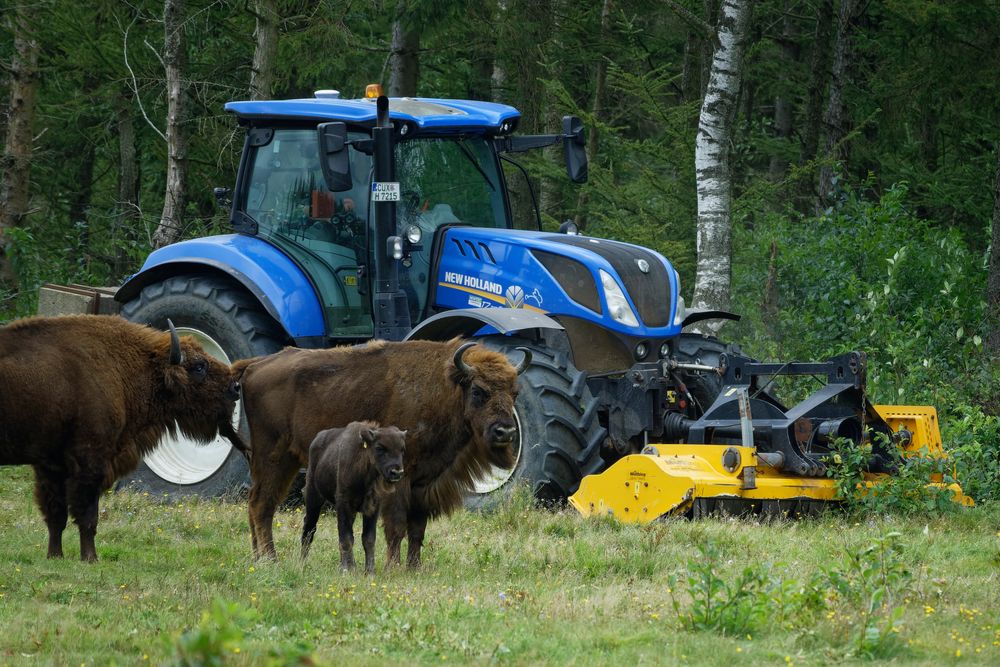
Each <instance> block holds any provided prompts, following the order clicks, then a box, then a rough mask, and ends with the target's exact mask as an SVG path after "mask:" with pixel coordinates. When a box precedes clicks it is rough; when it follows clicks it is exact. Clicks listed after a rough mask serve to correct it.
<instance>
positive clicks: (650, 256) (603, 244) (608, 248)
mask: <svg viewBox="0 0 1000 667" xmlns="http://www.w3.org/2000/svg"><path fill="white" fill-rule="evenodd" d="M548 240H549V241H554V242H556V243H565V244H566V245H571V246H576V247H578V248H584V249H586V250H589V251H591V252H594V253H597V254H598V255H600V256H601V257H603V258H604V259H606V260H607V261H608V263H610V264H611V266H612V267H614V269H615V271H617V272H618V275H619V276H620V277H621V279H622V282H623V283H624V284H625V289H626V290H628V294H629V296H630V297H632V303H634V304H635V306H636V308H638V309H639V318H640V319H641V320H642V321H643V322H644V323H645V324H646V326H649V327H665V326H667V325H668V324H670V305H671V304H670V276H668V275H667V269H666V267H665V266H664V265H663V262H662V261H661V260H660V258H659V257H658V256H657V255H656V254H655V253H653V252H650V251H649V250H646V249H644V248H636V247H634V246H629V245H625V244H624V243H616V242H615V241H606V240H604V239H591V238H588V237H585V236H567V235H564V234H558V235H556V234H553V235H552V236H550V237H548ZM640 259H644V260H646V262H648V264H649V273H643V272H642V271H640V270H639V265H638V260H640ZM556 275H558V274H556ZM560 284H561V281H560ZM563 287H564V288H565V285H564V286H563ZM567 291H568V290H567ZM574 300H575V299H574ZM581 303H582V302H581Z"/></svg>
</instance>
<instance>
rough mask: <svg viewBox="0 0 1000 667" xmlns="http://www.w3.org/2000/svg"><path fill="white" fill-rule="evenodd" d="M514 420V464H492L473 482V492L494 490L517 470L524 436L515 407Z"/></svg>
mask: <svg viewBox="0 0 1000 667" xmlns="http://www.w3.org/2000/svg"><path fill="white" fill-rule="evenodd" d="M514 422H515V424H516V425H517V449H516V450H515V452H514V465H513V466H512V467H510V468H501V467H499V466H492V467H491V468H490V470H489V471H487V472H486V474H484V475H483V476H482V477H480V478H479V479H477V480H475V481H474V482H473V486H472V491H473V493H477V494H480V495H482V494H486V493H490V492H492V491H496V490H497V489H499V488H500V487H501V486H503V485H504V484H506V483H507V482H509V481H510V478H511V477H513V476H514V471H515V470H517V464H518V463H520V462H521V450H522V449H523V448H524V437H523V436H522V431H521V418H520V417H519V416H518V414H517V408H514Z"/></svg>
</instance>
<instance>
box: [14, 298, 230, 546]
mask: <svg viewBox="0 0 1000 667" xmlns="http://www.w3.org/2000/svg"><path fill="white" fill-rule="evenodd" d="M237 398H239V383H238V381H237V378H236V376H235V375H234V374H233V372H232V370H231V369H230V368H229V366H227V365H226V364H224V363H222V362H220V361H217V360H215V359H213V358H211V357H210V356H208V355H207V354H205V352H204V350H202V348H201V346H199V345H198V343H196V342H195V341H194V340H193V339H191V338H184V339H183V340H181V339H179V338H178V336H177V333H176V332H175V331H174V330H173V325H171V331H170V333H169V334H168V333H163V332H160V331H156V330H154V329H150V328H148V327H144V326H141V325H138V324H133V323H131V322H127V321H126V320H124V319H122V318H120V317H108V316H96V315H75V316H68V317H53V318H43V317H35V318H30V319H25V320H20V321H17V322H14V323H12V324H9V325H7V326H5V327H3V328H0V465H30V466H32V467H33V468H34V469H35V498H36V500H37V501H38V505H39V507H40V508H41V510H42V514H43V515H44V516H45V523H46V524H47V526H48V529H49V549H48V555H49V557H50V558H57V557H61V556H62V555H63V550H62V533H63V530H64V529H65V528H66V521H67V517H68V515H69V514H72V515H73V519H74V520H75V521H76V523H77V526H78V527H79V529H80V558H81V559H82V560H88V561H93V560H97V551H96V550H95V548H94V535H95V534H96V532H97V513H98V512H97V509H98V499H99V498H100V496H101V493H102V492H104V491H105V490H107V489H108V488H110V487H111V485H112V484H113V483H114V481H115V480H116V479H118V478H119V477H121V476H122V475H123V474H125V473H127V472H129V471H131V470H133V469H134V468H135V467H136V465H137V464H138V463H139V459H141V458H142V457H143V456H144V455H145V454H147V453H148V452H150V451H151V450H152V449H153V448H154V447H156V445H157V443H158V442H159V440H160V438H161V436H163V435H164V434H165V433H167V432H168V431H174V430H175V429H179V430H180V431H181V432H183V433H184V434H185V435H187V436H189V437H191V438H195V439H200V440H205V441H209V440H212V439H214V438H215V437H216V435H217V434H218V433H221V434H222V435H223V436H225V437H227V438H229V440H230V441H231V442H232V443H233V444H234V445H235V446H236V447H237V448H238V449H241V450H245V445H244V444H243V442H242V440H240V437H239V435H238V434H237V433H236V431H235V430H234V429H233V424H232V414H233V409H234V408H235V406H236V400H237Z"/></svg>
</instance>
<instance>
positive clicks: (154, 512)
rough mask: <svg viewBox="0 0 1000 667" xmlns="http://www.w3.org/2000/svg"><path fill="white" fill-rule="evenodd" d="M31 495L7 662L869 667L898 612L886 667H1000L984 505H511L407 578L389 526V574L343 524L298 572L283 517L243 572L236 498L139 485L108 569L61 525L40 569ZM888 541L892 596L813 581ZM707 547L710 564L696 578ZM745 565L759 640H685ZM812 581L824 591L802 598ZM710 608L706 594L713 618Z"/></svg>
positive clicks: (106, 524)
mask: <svg viewBox="0 0 1000 667" xmlns="http://www.w3.org/2000/svg"><path fill="white" fill-rule="evenodd" d="M31 489H32V481H31V471H30V469H29V468H0V665H5V664H9V665H21V664H26V665H45V664H56V665H81V664H87V665H90V664H111V663H117V664H162V663H165V662H170V661H173V660H176V659H177V657H178V655H179V652H183V651H186V652H187V653H188V654H192V653H197V652H198V651H202V652H204V651H209V652H211V651H217V652H218V653H219V654H221V656H222V658H223V660H224V661H225V663H227V664H230V663H231V664H262V663H265V662H267V661H271V663H272V664H292V663H294V662H295V661H296V660H297V659H301V658H302V657H303V656H304V655H311V656H312V658H313V659H314V660H315V661H316V662H318V663H321V664H342V663H344V662H345V661H348V660H350V661H351V663H352V664H353V663H361V664H380V663H423V664H430V663H434V664H449V663H460V664H464V663H477V664H485V663H493V662H496V663H507V664H583V665H590V664H612V663H614V664H627V665H637V664H707V665H721V664H732V663H737V662H738V663H740V664H780V665H793V664H794V665H819V664H827V663H830V662H859V661H863V660H864V659H865V658H864V655H863V654H864V651H860V650H859V649H858V646H859V645H860V644H859V640H858V638H859V636H860V635H859V632H863V629H864V627H865V624H864V623H863V622H862V620H861V619H863V618H865V617H866V615H867V614H868V610H869V609H875V611H874V614H875V618H876V620H877V619H879V618H882V620H881V621H878V622H875V623H874V627H875V630H874V632H877V631H878V628H879V627H881V628H882V630H883V631H885V630H886V629H887V628H888V625H887V624H888V623H889V620H888V617H887V616H886V614H888V612H889V609H890V608H892V607H898V609H899V610H900V611H898V612H897V613H898V614H900V616H899V618H898V620H897V621H895V622H893V625H894V626H895V629H892V628H889V629H888V631H887V632H885V633H884V634H885V637H884V638H883V639H882V640H879V643H878V647H877V650H876V651H875V652H874V653H872V655H874V656H875V657H876V658H877V659H880V660H892V661H894V662H896V663H900V664H904V663H905V664H911V663H912V664H928V665H940V664H962V663H967V664H993V665H996V664H1000V581H998V573H1000V511H998V510H997V509H996V508H978V509H975V510H971V511H964V512H961V513H955V514H948V515H945V516H936V517H915V518H908V519H894V518H885V519H870V520H860V521H859V520H856V519H849V518H847V517H845V516H844V515H842V514H840V513H834V512H831V513H828V514H827V515H825V516H823V517H820V518H818V519H810V520H803V521H798V522H777V523H770V524H764V523H758V522H752V521H733V520H728V519H713V520H706V521H700V522H687V521H683V520H676V521H668V522H664V523H659V524H654V525H650V526H646V527H634V526H622V525H620V524H615V523H612V522H609V521H593V520H591V521H587V520H583V519H581V518H579V517H578V516H576V515H575V514H573V513H571V512H568V511H567V512H562V513H552V512H546V511H540V510H535V509H532V508H531V507H530V506H529V505H528V503H527V502H525V501H524V500H523V499H515V500H514V501H512V502H511V503H509V504H508V505H506V506H505V507H503V508H501V509H500V510H498V511H496V512H494V513H492V514H488V515H483V514H472V513H464V512H463V513H460V514H458V515H456V516H454V517H452V518H450V519H445V520H442V521H438V522H436V523H432V524H431V525H430V527H429V529H428V540H427V544H426V546H425V551H424V554H425V564H424V567H423V569H421V570H419V571H416V572H410V571H406V570H397V571H391V572H388V573H386V572H382V571H381V570H382V563H383V553H384V550H383V549H384V545H383V543H382V541H381V536H380V541H379V559H378V569H379V571H378V573H377V574H376V575H375V576H374V577H365V576H364V575H362V574H359V573H341V572H340V571H339V570H338V567H337V563H338V557H337V548H336V531H335V519H334V517H333V516H330V515H326V516H324V517H323V519H322V520H321V521H320V526H319V532H318V533H317V536H316V542H315V543H314V546H313V552H312V554H311V556H310V559H309V561H308V562H307V563H306V564H305V565H304V566H303V564H302V563H301V562H300V561H299V559H298V557H297V555H296V554H297V545H298V537H299V530H300V526H301V515H300V513H299V512H298V511H297V510H294V509H292V510H288V511H285V512H283V513H282V514H280V515H279V517H278V524H277V529H276V538H277V545H278V550H279V554H280V555H281V556H283V558H282V559H281V560H280V561H279V562H277V563H270V562H265V563H254V562H253V561H252V559H251V558H250V555H249V552H250V544H249V534H248V529H247V523H246V513H245V505H244V504H241V503H224V502H216V501H198V502H187V503H183V504H161V503H158V502H155V499H152V498H148V497H144V496H142V495H137V494H130V493H122V494H117V495H108V496H106V497H105V498H104V499H103V500H102V508H101V523H100V526H99V529H98V542H97V548H98V555H99V557H100V559H101V560H100V562H98V563H97V564H93V565H87V564H83V563H80V562H79V561H78V560H76V558H77V556H78V555H79V546H78V541H77V533H76V530H75V527H73V526H71V527H70V528H69V529H67V532H66V535H65V538H64V543H65V546H66V553H67V558H66V559H65V560H62V561H49V560H47V559H46V558H45V546H44V545H45V542H46V532H45V527H44V523H43V522H42V519H41V516H40V514H39V513H38V511H37V510H36V509H35V507H34V506H33V501H32V491H31ZM892 532H896V533H899V534H900V537H899V538H898V541H899V543H900V544H901V545H902V547H903V553H902V559H903V561H904V562H905V564H906V567H907V569H908V570H909V576H908V577H906V578H905V579H906V581H907V582H908V583H906V582H904V583H898V584H896V583H892V582H893V581H895V580H893V579H892V578H891V575H892V573H893V572H896V573H897V574H898V568H897V569H896V570H893V569H892V568H890V567H888V566H886V563H885V562H882V563H881V570H880V569H879V567H875V568H874V569H871V571H869V572H868V575H870V578H873V580H876V581H882V582H883V583H885V588H886V590H887V591H888V598H886V599H883V598H882V597H878V598H877V599H876V600H875V602H876V604H875V605H871V604H868V602H870V601H871V600H870V599H868V598H865V597H864V596H861V598H860V599H859V600H852V598H851V597H850V596H849V595H848V594H845V593H843V592H841V594H839V595H838V594H835V593H834V592H833V588H831V587H830V586H829V584H828V583H816V582H828V581H829V580H830V579H829V576H828V575H824V574H823V573H824V572H825V571H828V570H830V569H836V568H838V567H840V568H842V569H841V574H844V573H848V574H849V572H848V569H847V568H846V566H843V562H844V559H845V557H846V555H847V554H849V553H857V552H858V551H859V550H860V549H862V548H864V547H865V546H866V545H869V544H872V543H874V542H875V541H876V540H878V539H879V538H881V537H883V536H884V535H886V534H888V533H892ZM699 547H701V548H700V549H699ZM712 550H715V552H716V555H715V556H714V558H715V560H713V561H712V568H704V567H702V568H699V565H698V564H699V563H703V564H704V562H705V561H704V559H705V558H706V556H705V555H704V554H705V552H706V551H708V552H711V551H712ZM358 551H359V554H360V542H359V544H358ZM747 565H751V566H752V569H753V570H754V572H756V575H757V576H758V577H760V579H759V580H758V584H757V585H758V586H761V585H764V584H761V583H760V582H761V581H763V582H765V584H766V585H765V587H764V588H761V590H762V591H763V590H765V589H766V590H767V591H769V592H761V593H758V594H757V596H758V598H759V599H756V600H755V599H751V602H754V603H755V604H756V603H757V602H759V603H760V604H757V605H756V606H755V609H756V610H757V611H756V612H755V613H756V614H757V615H756V616H755V618H756V620H754V621H752V622H751V624H750V626H748V627H749V628H750V629H749V630H748V631H746V632H743V631H740V632H739V633H735V632H733V631H728V632H727V631H726V630H725V629H724V628H716V629H714V630H698V629H693V628H692V625H693V624H692V623H691V622H690V619H691V617H692V616H693V615H696V613H697V612H698V610H699V609H701V610H702V611H704V605H701V606H699V604H698V599H699V598H700V599H701V601H702V602H705V600H706V598H705V595H704V593H703V592H701V593H699V592H698V591H699V589H697V588H695V589H692V588H691V587H690V586H689V584H688V583H687V581H686V577H687V575H688V574H690V573H698V572H701V575H704V576H707V575H706V572H714V574H715V575H716V576H718V577H719V578H720V579H721V580H724V581H725V582H732V581H734V580H735V579H736V578H737V577H738V576H739V575H740V573H741V572H742V571H743V569H744V567H745V566H747ZM876 565H877V566H878V563H876ZM859 572H860V570H859ZM886 572H888V573H889V575H890V576H889V577H888V578H886ZM672 575H673V577H674V578H675V581H674V583H671V581H672V579H671V577H672ZM859 576H860V575H859ZM778 581H781V582H783V584H782V586H780V587H777V588H775V587H774V584H775V582H778ZM778 590H780V591H783V592H781V593H778V594H776V593H775V591H778ZM810 591H812V592H814V593H817V594H818V595H819V599H818V600H813V602H812V603H811V604H801V605H800V604H797V603H795V601H796V600H799V601H801V599H804V598H807V597H808V595H805V596H803V595H802V593H803V592H805V593H809V592H810ZM789 600H791V601H792V602H789ZM865 600H868V602H866V601H865ZM722 601H723V598H719V597H713V596H711V595H710V596H709V597H708V603H709V606H711V604H718V603H720V602H722ZM886 601H889V602H890V604H889V605H888V607H883V606H882V603H883V602H886ZM223 603H225V604H223ZM675 603H676V605H677V608H676V609H675V606H674V604H675ZM213 605H214V609H215V611H214V612H213V611H212V610H213ZM716 608H718V607H716ZM677 609H679V612H680V614H678V611H677ZM879 614H881V615H882V616H879ZM681 617H686V618H688V619H689V620H688V621H687V622H685V621H684V620H683V619H682V618H681ZM185 632H187V634H186V635H184V637H183V638H181V635H182V633H185ZM179 647H180V648H179Z"/></svg>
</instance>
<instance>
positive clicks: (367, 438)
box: [361, 428, 375, 447]
mask: <svg viewBox="0 0 1000 667" xmlns="http://www.w3.org/2000/svg"><path fill="white" fill-rule="evenodd" d="M374 444H375V429H372V428H363V429H361V446H362V447H367V446H368V445H374Z"/></svg>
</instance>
